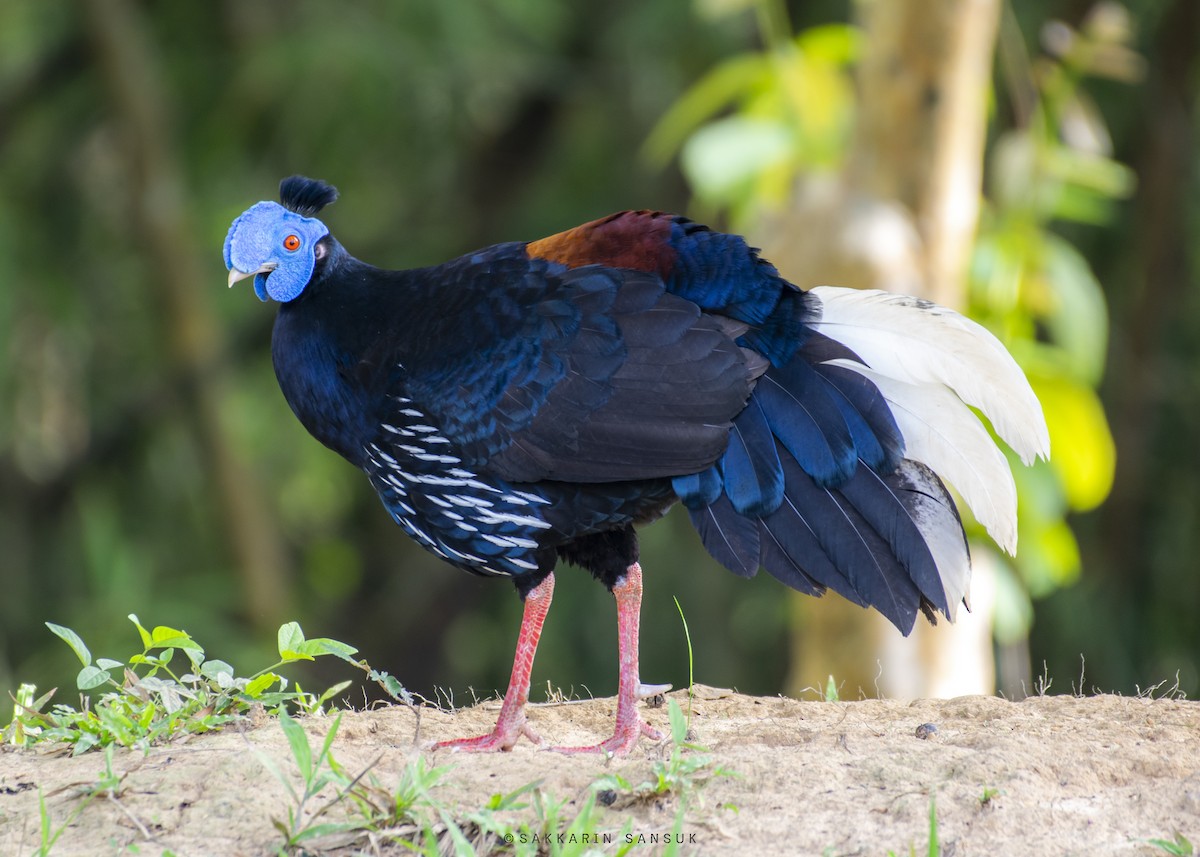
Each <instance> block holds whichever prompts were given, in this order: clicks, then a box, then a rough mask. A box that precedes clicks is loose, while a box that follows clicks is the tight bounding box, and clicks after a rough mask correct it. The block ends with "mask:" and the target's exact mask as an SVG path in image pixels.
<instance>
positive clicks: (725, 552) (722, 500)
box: [688, 494, 760, 577]
mask: <svg viewBox="0 0 1200 857" xmlns="http://www.w3.org/2000/svg"><path fill="white" fill-rule="evenodd" d="M688 512H689V514H690V515H691V517H692V526H693V527H695V528H696V532H698V533H699V534H700V541H701V542H703V544H704V549H705V550H707V551H708V552H709V553H710V554H712V557H713V559H715V560H716V561H717V562H719V563H721V565H723V566H725V567H726V568H727V569H729V570H730V571H732V572H733V573H734V574H736V575H737V576H738V577H754V575H756V574H758V565H759V553H760V545H759V540H758V523H757V522H756V521H755V520H754V519H753V518H746V517H743V516H741V515H739V514H738V513H737V512H735V511H734V510H733V504H732V503H730V502H729V498H728V497H726V496H725V495H724V494H722V495H721V496H720V497H718V498H717V500H716V502H714V503H711V504H709V505H708V506H705V507H704V508H702V509H689V510H688Z"/></svg>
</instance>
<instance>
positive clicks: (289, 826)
mask: <svg viewBox="0 0 1200 857" xmlns="http://www.w3.org/2000/svg"><path fill="white" fill-rule="evenodd" d="M341 722H342V715H341V714H340V713H339V714H338V715H337V716H336V717H335V718H334V720H333V723H332V724H331V725H330V727H329V730H328V731H327V732H326V733H325V740H324V741H322V742H321V747H320V749H319V750H318V751H317V752H316V754H315V755H314V753H313V749H312V746H311V745H310V744H309V743H308V735H307V734H305V732H304V728H303V727H302V726H301V725H300V724H299V723H297V722H296V721H295V720H294V719H293V718H292V717H291V715H289V714H288V713H287V711H284V710H280V712H279V726H280V728H282V729H283V734H284V736H285V737H286V738H287V742H288V747H289V748H290V749H291V752H292V760H293V761H294V762H295V763H296V767H297V769H298V770H299V772H300V778H301V780H303V783H304V785H303V788H301V789H299V790H297V789H296V787H295V786H293V785H292V780H291V778H290V777H289V776H288V775H287V774H285V773H284V772H283V769H282V768H280V767H279V765H278V764H276V762H275V760H274V759H272V758H271V757H270V756H268V755H267V754H266V753H264V752H262V751H261V750H257V749H256V750H255V752H256V753H257V754H258V757H259V760H260V761H261V762H262V763H263V766H264V767H265V768H266V769H267V770H268V771H270V772H271V774H272V775H274V777H275V779H277V780H279V782H280V783H282V784H283V787H284V789H286V790H287V793H288V796H289V797H291V799H292V805H291V806H289V807H288V811H287V821H286V822H285V821H283V820H281V819H278V818H277V819H273V823H274V825H275V828H276V829H277V830H278V831H279V832H280V833H282V834H283V837H284V845H283V848H284V849H285V850H294V849H296V848H297V847H298V846H299V845H300V844H301V843H302V842H306V841H308V840H310V839H313V838H314V837H318V836H328V835H329V834H333V833H344V832H347V831H352V830H358V829H360V828H361V824H358V823H356V822H353V821H322V820H321V819H322V818H323V817H324V816H325V814H326V813H328V812H329V811H330V810H331V809H333V808H334V807H335V806H337V805H338V804H339V803H341V802H342V801H343V800H345V799H346V798H347V797H348V796H349V795H350V794H351V791H352V790H353V789H354V787H355V786H356V785H357V783H358V780H359V779H360V778H361V775H360V776H359V777H356V778H354V779H351V778H349V777H347V776H346V773H345V771H344V770H343V769H342V768H341V766H340V765H338V764H337V762H336V760H335V759H334V758H333V754H332V752H331V748H332V747H333V739H334V738H336V737H337V732H338V727H339V726H340V725H341ZM330 785H332V786H334V787H335V790H336V791H335V794H334V795H333V797H331V798H329V799H328V800H326V801H325V802H324V803H322V804H321V805H320V806H318V807H317V808H316V809H315V810H314V809H310V807H311V805H312V803H313V802H315V801H316V799H317V797H318V796H319V795H320V793H321V792H323V791H324V790H325V788H326V787H327V786H330Z"/></svg>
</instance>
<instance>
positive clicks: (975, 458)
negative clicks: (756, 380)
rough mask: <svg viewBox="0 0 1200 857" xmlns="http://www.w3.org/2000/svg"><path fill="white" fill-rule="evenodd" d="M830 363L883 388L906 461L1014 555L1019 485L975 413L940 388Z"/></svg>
mask: <svg viewBox="0 0 1200 857" xmlns="http://www.w3.org/2000/svg"><path fill="white" fill-rule="evenodd" d="M829 363H830V364H832V365H835V366H844V367H845V368H847V369H853V370H854V371H856V372H858V373H859V374H861V375H863V376H865V377H866V378H868V379H870V380H871V382H872V383H874V384H875V386H876V387H878V388H879V392H880V393H882V394H883V397H884V399H885V400H886V401H887V403H888V406H889V407H890V408H891V411H892V416H893V417H894V418H895V420H896V426H897V427H898V428H899V429H900V433H901V434H902V435H904V445H905V453H904V454H905V457H906V458H911V459H913V460H914V461H919V462H921V463H922V464H924V465H926V466H927V467H928V468H929V469H930V470H932V471H933V472H934V473H936V474H938V476H940V477H942V479H944V480H946V481H947V482H949V483H950V484H951V485H953V486H954V487H955V488H957V489H958V492H959V493H960V494H961V495H962V498H963V500H964V501H966V503H967V505H968V506H970V507H971V511H972V512H973V513H974V514H975V518H976V519H977V520H978V521H979V523H981V524H982V525H983V526H984V527H985V528H986V529H987V531H988V533H989V534H991V537H992V538H993V539H995V540H996V544H998V545H1000V547H1002V548H1003V549H1004V550H1006V551H1008V553H1010V554H1011V553H1015V552H1016V549H1017V486H1016V484H1015V483H1014V482H1013V476H1012V471H1011V470H1009V467H1008V459H1006V458H1005V457H1004V453H1002V452H1001V451H1000V449H999V447H997V446H996V443H995V441H993V440H992V436H991V435H990V434H988V431H987V429H985V428H984V427H983V424H982V423H981V422H980V421H979V419H978V418H977V417H976V416H975V414H974V413H972V412H971V409H970V408H968V407H967V406H966V405H964V404H963V403H962V400H961V399H959V398H958V397H957V396H956V395H954V394H953V393H952V392H950V390H949V389H948V388H946V387H944V386H943V385H941V384H911V383H908V382H906V381H897V380H895V379H894V378H889V377H888V376H887V375H885V374H884V373H882V372H876V371H875V370H874V369H868V368H867V367H865V366H863V365H862V364H861V363H856V362H854V361H852V360H830V361H829ZM943 578H944V575H943Z"/></svg>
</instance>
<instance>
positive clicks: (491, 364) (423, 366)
mask: <svg viewBox="0 0 1200 857" xmlns="http://www.w3.org/2000/svg"><path fill="white" fill-rule="evenodd" d="M525 265H526V266H527V267H526V268H525V269H524V270H523V271H522V272H521V274H520V276H516V275H515V274H514V272H513V271H509V272H507V273H504V272H503V271H501V272H500V274H499V275H498V276H497V275H496V267H495V266H494V265H493V266H490V267H488V273H489V276H492V277H495V279H494V280H493V281H491V282H489V283H488V285H487V287H485V288H472V289H469V290H460V291H462V292H464V293H466V292H469V293H470V295H471V296H472V297H471V298H470V300H469V301H468V303H467V304H466V305H464V306H459V307H447V309H446V311H447V313H448V314H449V315H450V316H452V319H453V324H454V325H455V326H456V328H457V329H458V330H459V339H460V340H461V341H460V342H459V343H457V344H455V345H454V346H453V347H450V348H449V349H447V348H446V347H445V343H446V341H447V338H446V337H445V336H444V335H443V336H436V337H434V336H433V335H431V336H430V339H431V340H433V339H435V338H436V339H438V340H440V341H441V342H442V343H443V346H442V347H441V348H440V349H438V351H437V358H436V360H435V359H429V358H427V359H424V360H416V361H410V363H409V365H408V366H406V367H405V371H404V372H403V373H402V376H401V383H402V387H403V389H402V395H396V396H394V397H393V399H392V400H393V401H394V402H396V404H397V406H403V407H405V408H410V409H412V410H413V412H418V411H419V412H420V413H422V414H428V415H429V418H430V419H431V420H432V421H433V422H435V423H436V424H437V427H438V430H439V433H440V434H439V436H441V437H445V438H446V439H447V440H448V441H449V442H450V443H451V444H453V445H454V447H455V450H456V452H455V455H456V456H457V457H458V458H459V459H460V460H461V461H462V462H463V463H464V465H469V466H472V467H484V468H486V469H487V470H488V471H489V472H491V473H494V474H496V475H497V476H500V477H502V478H504V479H509V480H513V481H518V482H531V481H538V480H543V479H551V480H559V481H572V482H615V481H625V480H636V479H652V478H661V477H670V476H676V475H679V474H685V473H692V472H695V471H697V470H702V469H704V468H707V467H709V466H710V465H712V464H713V462H715V461H716V460H717V459H718V458H719V457H720V456H721V454H722V453H723V452H724V450H725V447H726V445H727V443H728V436H729V427H730V424H731V421H732V419H733V418H734V416H736V415H737V413H738V412H739V411H741V410H742V408H743V407H744V406H745V403H746V400H747V398H748V397H749V395H750V392H751V390H752V389H753V387H754V382H755V379H756V378H757V377H758V376H759V375H760V374H761V373H762V372H763V371H764V370H765V368H766V365H767V364H766V361H765V360H764V359H763V358H762V357H760V356H759V355H758V354H756V353H755V352H753V351H750V350H747V349H744V348H741V347H739V346H738V345H737V344H736V343H735V342H734V340H735V339H736V338H737V337H738V336H739V335H740V334H741V333H743V332H744V331H745V330H746V326H745V325H744V324H738V323H735V322H731V321H730V320H729V319H727V318H723V317H720V316H714V315H711V314H706V313H704V312H702V311H701V309H700V307H698V306H697V305H696V304H695V303H693V302H691V301H688V300H685V299H683V298H680V297H677V296H675V295H672V294H670V293H668V292H667V291H666V289H665V287H664V284H663V281H662V279H661V278H660V277H659V276H658V275H657V274H655V273H646V272H640V271H634V270H628V269H620V268H610V267H605V266H601V265H587V266H583V267H579V268H574V269H567V270H564V269H563V268H562V266H561V265H547V264H546V263H545V262H541V261H537V260H532V261H531V260H528V259H526V260H525ZM475 267H476V268H478V265H476V266H475ZM518 270H520V269H518ZM477 275H478V271H477V270H476V271H475V273H474V274H472V276H477ZM460 276H461V275H460ZM427 353H428V354H433V349H432V348H431V349H428V350H427Z"/></svg>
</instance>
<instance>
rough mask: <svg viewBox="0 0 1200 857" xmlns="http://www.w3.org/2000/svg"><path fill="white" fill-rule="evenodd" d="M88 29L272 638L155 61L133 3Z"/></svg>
mask: <svg viewBox="0 0 1200 857" xmlns="http://www.w3.org/2000/svg"><path fill="white" fill-rule="evenodd" d="M83 5H84V7H85V9H86V12H87V20H88V27H89V30H90V36H91V41H92V44H93V47H94V50H95V52H96V57H97V60H98V63H99V66H100V68H101V70H102V72H103V74H104V79H105V84H106V86H107V88H108V91H109V94H110V97H111V99H112V106H113V109H114V112H115V114H116V116H117V119H118V121H119V123H120V125H121V126H122V132H123V135H124V136H123V140H122V142H123V151H124V154H125V157H126V164H125V168H126V170H127V172H128V176H129V179H130V182H131V185H130V189H129V200H130V208H131V214H132V215H133V217H134V222H135V225H136V227H137V230H138V232H139V233H140V235H141V239H142V242H143V244H144V245H145V248H146V250H147V251H148V253H149V263H150V264H151V265H153V268H154V271H155V273H156V275H157V276H156V278H153V279H151V278H148V279H147V282H152V283H157V284H159V285H160V286H161V291H160V292H159V293H156V294H153V295H150V296H148V297H149V298H150V300H152V301H161V302H162V309H163V312H164V315H165V325H164V327H165V331H166V339H167V340H168V343H167V347H169V348H171V349H172V354H171V357H172V358H173V360H174V361H175V362H176V363H177V364H179V365H180V366H182V367H183V370H184V371H183V373H182V374H183V375H184V376H185V377H187V378H188V379H190V382H189V383H187V384H185V385H184V386H183V388H182V389H181V390H179V391H178V392H179V395H180V396H181V397H182V399H183V400H184V402H185V404H186V406H187V408H188V411H189V413H190V415H191V424H192V429H193V430H194V432H195V433H196V437H197V441H198V445H199V448H200V453H201V455H202V460H203V461H204V462H205V464H206V470H207V472H208V473H211V474H212V478H213V480H214V481H215V483H216V489H217V491H216V497H217V501H218V502H219V503H220V505H221V513H222V516H223V518H224V521H225V526H226V531H227V536H228V540H229V544H230V548H231V553H232V559H233V561H234V562H235V564H236V567H237V569H238V572H239V573H240V574H241V582H242V590H243V595H244V598H243V609H244V612H245V613H246V614H247V615H248V617H249V618H250V619H251V621H253V622H254V623H255V624H256V625H257V626H258V627H260V628H263V629H266V630H274V628H275V626H276V625H277V623H278V622H279V621H280V620H281V619H283V618H284V617H285V616H287V615H288V614H289V613H290V611H291V608H290V604H289V602H290V598H289V587H288V585H287V583H288V581H287V574H286V560H285V553H284V550H283V545H282V538H281V535H280V533H279V528H278V525H277V523H276V521H275V519H274V517H273V516H272V515H271V514H270V513H269V511H268V508H269V507H268V505H267V504H266V503H264V502H263V501H262V499H261V498H262V496H263V491H262V489H261V487H260V486H259V484H258V481H257V479H256V478H255V475H254V469H253V468H252V467H247V466H246V465H245V462H244V460H243V456H242V454H241V453H240V451H239V450H238V449H236V448H235V447H234V445H233V443H232V442H231V440H230V438H229V436H228V435H227V434H226V432H225V430H224V429H223V427H222V426H221V406H222V403H223V402H225V401H228V399H229V395H228V390H229V379H228V373H227V370H226V369H225V366H224V361H223V359H222V343H221V339H220V337H219V335H218V333H217V326H216V323H215V320H214V319H213V317H212V314H211V312H210V310H209V308H208V304H207V303H206V302H205V301H203V300H200V299H199V297H198V296H199V295H200V294H201V290H202V289H212V288H220V287H221V285H222V284H223V280H222V279H218V280H216V281H215V282H212V281H208V279H207V278H206V277H205V276H204V274H203V270H204V269H203V266H202V265H201V263H200V258H199V254H198V248H197V246H196V235H197V230H196V229H195V228H194V226H193V223H192V221H191V218H190V217H189V215H188V210H187V205H188V202H187V192H186V188H185V185H184V181H183V175H182V170H181V169H180V166H179V164H178V163H177V161H176V158H175V153H174V150H173V147H172V146H171V143H170V140H171V122H170V118H169V117H170V111H169V105H168V102H167V99H166V98H165V97H164V94H163V89H162V85H161V83H160V81H161V80H162V78H163V70H162V64H161V62H160V60H159V58H158V57H157V56H155V53H154V50H153V46H152V44H151V42H150V39H149V37H148V35H147V33H146V27H145V22H144V21H143V20H142V18H141V17H140V16H141V13H140V11H139V10H138V7H137V6H136V5H135V4H133V3H131V2H129V0H85V2H84V4H83Z"/></svg>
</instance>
